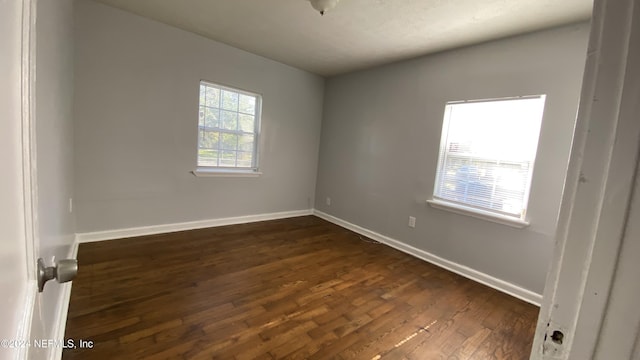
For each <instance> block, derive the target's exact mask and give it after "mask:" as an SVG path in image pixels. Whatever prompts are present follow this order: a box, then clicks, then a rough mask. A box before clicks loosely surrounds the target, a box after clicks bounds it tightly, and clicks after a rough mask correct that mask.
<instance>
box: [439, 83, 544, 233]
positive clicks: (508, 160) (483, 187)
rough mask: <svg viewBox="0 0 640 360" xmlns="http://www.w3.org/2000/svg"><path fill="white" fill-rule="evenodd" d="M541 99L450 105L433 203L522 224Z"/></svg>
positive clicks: (539, 124)
mask: <svg viewBox="0 0 640 360" xmlns="http://www.w3.org/2000/svg"><path fill="white" fill-rule="evenodd" d="M544 103H545V95H540V96H528V97H518V98H504V99H492V100H474V101H463V102H449V103H447V105H446V107H445V114H444V121H443V127H442V139H441V141H440V155H439V158H438V169H437V173H436V179H435V188H434V193H433V198H434V200H433V202H436V203H439V204H440V205H445V206H446V205H451V207H453V208H454V209H456V208H457V209H463V210H464V211H466V212H469V213H474V212H477V213H480V214H483V215H485V216H489V217H490V216H492V215H493V216H496V217H498V218H507V219H509V218H512V219H515V220H516V221H524V220H525V215H526V211H527V203H528V199H529V189H530V186H531V178H532V175H533V163H534V161H535V156H536V151H537V148H538V138H539V135H540V126H541V123H542V114H543V111H544Z"/></svg>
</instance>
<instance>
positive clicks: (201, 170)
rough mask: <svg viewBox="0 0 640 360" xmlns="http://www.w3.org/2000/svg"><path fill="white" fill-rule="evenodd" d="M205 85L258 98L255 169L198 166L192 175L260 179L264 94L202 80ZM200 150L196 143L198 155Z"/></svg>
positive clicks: (254, 153) (254, 151) (254, 150)
mask: <svg viewBox="0 0 640 360" xmlns="http://www.w3.org/2000/svg"><path fill="white" fill-rule="evenodd" d="M203 83H204V84H205V85H210V86H215V87H217V88H219V89H221V90H228V91H232V92H236V93H239V94H244V95H248V96H255V97H256V101H257V104H256V114H255V122H256V126H255V132H254V136H255V137H256V141H255V144H254V149H253V158H254V165H253V167H250V168H224V167H216V166H197V165H196V170H194V171H191V174H193V175H194V176H196V177H258V176H260V175H262V172H260V171H259V166H260V165H259V161H260V142H261V140H260V139H261V132H262V94H261V93H257V92H252V91H247V90H243V89H239V88H235V87H231V86H227V85H224V84H219V83H215V82H211V81H208V80H203V79H201V80H200V82H199V84H203ZM199 107H200V102H199V101H198V108H199ZM197 129H198V136H199V134H200V129H199V127H198V128H197ZM199 150H200V148H199V146H198V144H197V143H196V154H197V151H199ZM196 164H198V158H197V155H196Z"/></svg>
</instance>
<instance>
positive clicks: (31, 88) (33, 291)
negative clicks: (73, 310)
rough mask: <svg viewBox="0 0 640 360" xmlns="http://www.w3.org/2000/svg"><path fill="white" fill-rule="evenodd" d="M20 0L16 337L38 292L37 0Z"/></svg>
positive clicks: (23, 333)
mask: <svg viewBox="0 0 640 360" xmlns="http://www.w3.org/2000/svg"><path fill="white" fill-rule="evenodd" d="M21 2H22V39H21V42H22V55H21V68H22V73H21V76H20V77H21V99H22V104H21V105H22V109H21V128H22V139H21V140H22V168H23V171H22V177H23V194H24V224H25V231H24V235H25V238H24V240H25V250H26V261H27V263H26V264H25V265H26V268H27V279H28V290H27V291H28V293H27V299H26V303H25V313H24V317H23V321H22V326H21V328H20V329H19V338H20V339H25V340H26V339H30V338H31V324H32V323H33V321H34V317H38V316H39V314H37V313H34V311H33V310H34V308H35V300H36V296H37V293H38V285H37V280H36V258H37V254H38V250H39V249H38V247H39V246H38V245H39V241H38V238H39V234H38V216H37V214H38V187H37V167H36V164H37V162H36V138H35V136H36V129H35V104H36V102H35V94H36V92H35V89H36V87H35V81H36V78H35V74H36V72H35V71H36V9H37V0H21ZM19 358H20V359H28V358H29V348H28V347H23V348H20V353H19Z"/></svg>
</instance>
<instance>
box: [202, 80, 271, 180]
mask: <svg viewBox="0 0 640 360" xmlns="http://www.w3.org/2000/svg"><path fill="white" fill-rule="evenodd" d="M260 107H261V97H260V95H257V94H253V93H249V92H246V91H242V90H238V89H232V88H229V87H226V86H221V85H216V84H212V83H209V82H205V81H201V82H200V105H199V118H198V168H213V169H229V170H233V169H238V170H252V171H256V170H257V168H258V164H257V147H258V146H257V144H258V134H259V129H260Z"/></svg>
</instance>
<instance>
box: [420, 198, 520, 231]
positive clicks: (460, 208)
mask: <svg viewBox="0 0 640 360" xmlns="http://www.w3.org/2000/svg"><path fill="white" fill-rule="evenodd" d="M427 203H429V206H431V207H432V208H435V209H440V210H445V211H450V212H453V213H456V214H460V215H466V216H471V217H474V218H477V219H482V220H487V221H491V222H494V223H498V224H502V225H507V226H511V227H514V228H518V229H523V228H525V227H527V226H529V222H528V221H524V220H520V219H516V218H512V217H510V216H506V215H499V214H494V213H492V212H489V211H483V210H479V209H475V208H472V207H468V206H464V205H458V204H453V203H450V202H446V201H442V200H436V199H433V200H427Z"/></svg>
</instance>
